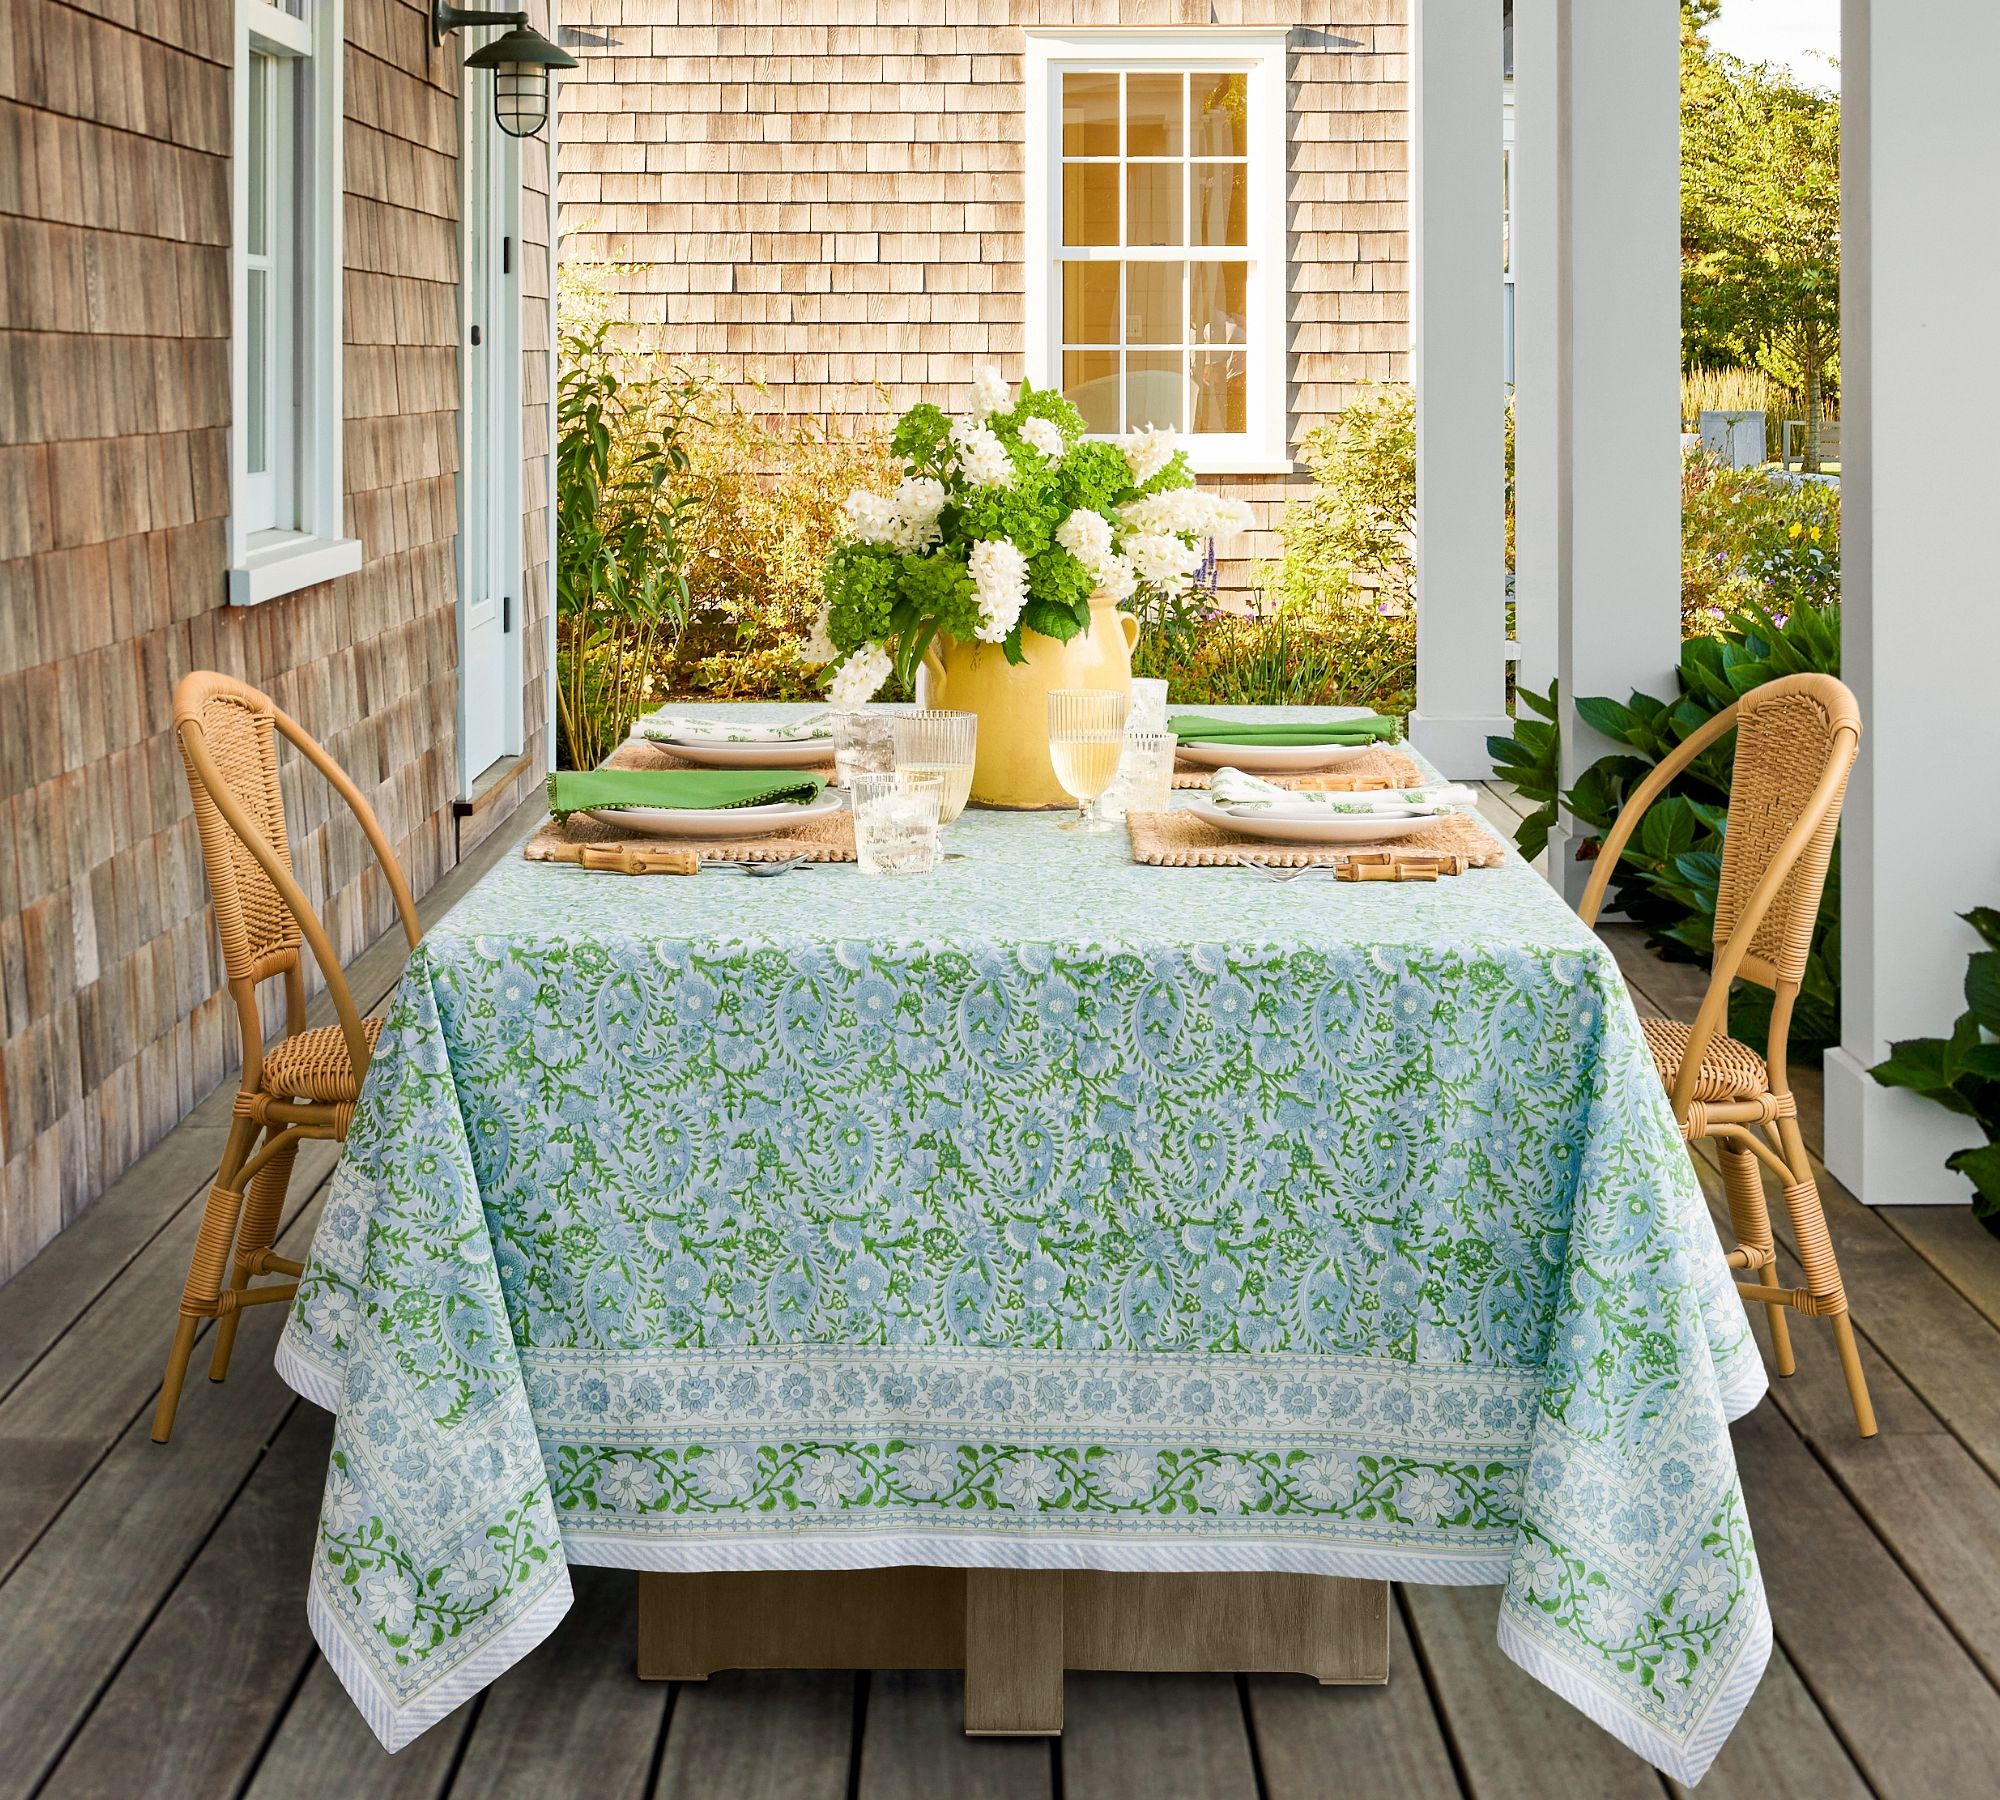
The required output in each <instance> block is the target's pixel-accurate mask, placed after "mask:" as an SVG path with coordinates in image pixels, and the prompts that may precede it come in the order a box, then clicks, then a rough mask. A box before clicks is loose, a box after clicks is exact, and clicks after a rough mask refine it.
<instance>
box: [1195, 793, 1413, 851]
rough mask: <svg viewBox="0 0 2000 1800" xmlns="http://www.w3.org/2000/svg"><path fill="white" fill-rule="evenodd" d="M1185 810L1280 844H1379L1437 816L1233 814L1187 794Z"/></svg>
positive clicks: (1221, 827) (1219, 825) (1224, 827)
mask: <svg viewBox="0 0 2000 1800" xmlns="http://www.w3.org/2000/svg"><path fill="white" fill-rule="evenodd" d="M1188 811H1189V812H1191V813H1193V814H1194V815H1195V817H1196V818H1198V819H1200V820H1201V821H1203V823H1205V824H1208V825H1213V826H1215V827H1217V828H1218V829H1219V830H1222V831H1229V832H1234V833H1235V834H1236V835H1237V836H1238V837H1253V838H1265V839H1267V840H1274V841H1276V842H1278V843H1281V844H1379V843H1381V842H1382V840H1383V839H1385V838H1399V837H1407V836H1408V835H1409V834H1410V833H1411V832H1413V831H1421V830H1422V829H1423V828H1424V827H1425V826H1426V825H1428V824H1430V823H1431V822H1432V821H1433V820H1434V819H1436V818H1437V817H1438V816H1439V815H1438V814H1435V813H1429V814H1425V815H1424V816H1422V817H1419V818H1405V819H1398V818H1393V817H1392V818H1384V817H1383V816H1382V815H1381V814H1380V813H1333V812H1330V813H1327V814H1325V815H1324V816H1323V817H1321V818H1316V819H1315V818H1307V817H1305V816H1303V815H1302V814H1299V813H1288V814H1283V815H1279V814H1273V813H1264V812H1242V813H1233V812H1230V811H1228V810H1227V809H1226V808H1223V807H1220V806H1217V805H1216V804H1215V802H1214V801H1212V800H1204V799H1201V798H1199V797H1196V796H1190V797H1189V800H1188Z"/></svg>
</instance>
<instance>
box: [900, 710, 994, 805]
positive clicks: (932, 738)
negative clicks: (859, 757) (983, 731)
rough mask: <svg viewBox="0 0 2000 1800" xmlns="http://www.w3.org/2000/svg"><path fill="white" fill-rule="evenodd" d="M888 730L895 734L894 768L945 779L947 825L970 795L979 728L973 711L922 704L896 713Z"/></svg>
mask: <svg viewBox="0 0 2000 1800" xmlns="http://www.w3.org/2000/svg"><path fill="white" fill-rule="evenodd" d="M890 729H891V730H892V732H893V733H894V735H895V742H896V768H897V770H898V771H899V772H900V773H902V774H906V775H937V776H940V777H942V779H943V781H944V805H943V808H942V809H941V810H940V813H939V819H940V821H941V823H943V824H946V825H949V824H950V823H951V822H952V821H953V820H954V819H956V818H957V817H958V815H959V814H960V813H962V812H964V811H965V803H966V801H967V800H968V799H970V798H971V795H972V752H973V745H974V743H975V741H976V738H977V734H978V730H979V716H978V714H976V713H969V712H952V711H948V710H946V709H945V708H942V707H935V706H932V707H923V708H919V709H918V710H916V711H914V712H904V713H897V714H896V715H895V717H894V723H893V724H892V725H891V727H890Z"/></svg>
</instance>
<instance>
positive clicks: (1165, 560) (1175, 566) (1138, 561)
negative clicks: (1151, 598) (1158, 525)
mask: <svg viewBox="0 0 2000 1800" xmlns="http://www.w3.org/2000/svg"><path fill="white" fill-rule="evenodd" d="M1205 553H1206V552H1205V550H1204V547H1203V546H1202V545H1200V544H1190V543H1188V542H1186V541H1185V540H1184V539H1182V538H1179V537H1177V536H1175V535H1174V534H1173V533H1172V532H1149V531H1141V532H1135V533H1133V534H1132V535H1131V536H1130V537H1128V538H1126V540H1125V554H1126V555H1127V556H1128V557H1130V558H1131V559H1132V568H1133V570H1134V572H1135V573H1136V574H1137V575H1138V577H1139V579H1140V580H1141V581H1142V582H1144V583H1145V584H1146V586H1147V587H1149V588H1156V589H1158V590H1159V591H1160V592H1162V593H1178V592H1180V591H1181V589H1183V588H1185V587H1186V586H1187V584H1188V581H1189V579H1190V578H1191V577H1192V576H1193V574H1194V572H1195V570H1196V569H1197V568H1198V567H1200V565H1201V560H1202V557H1203V555H1204V554H1205Z"/></svg>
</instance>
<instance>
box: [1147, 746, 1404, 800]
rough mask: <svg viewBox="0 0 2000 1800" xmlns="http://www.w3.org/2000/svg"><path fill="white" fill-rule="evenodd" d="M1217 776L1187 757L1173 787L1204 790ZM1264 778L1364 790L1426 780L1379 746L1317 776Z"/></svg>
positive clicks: (1277, 783) (1180, 760) (1177, 761)
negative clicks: (1210, 779)
mask: <svg viewBox="0 0 2000 1800" xmlns="http://www.w3.org/2000/svg"><path fill="white" fill-rule="evenodd" d="M1214 773H1215V771H1214V770H1213V769H1207V768H1203V767H1202V765H1201V764H1200V763H1192V762H1189V761H1188V759H1187V758H1186V757H1185V756H1177V757H1175V758H1174V786H1175V787H1177V788H1205V787H1207V786H1208V778H1209V777H1210V776H1211V775H1213V774H1214ZM1263 779H1264V780H1266V781H1268V782H1270V783H1271V784H1272V785H1273V786H1274V787H1287V788H1289V787H1316V788H1325V789H1333V788H1336V787H1346V788H1351V789H1361V790H1365V789H1367V788H1371V787H1374V788H1400V787H1420V786H1422V784H1423V783H1424V781H1425V780H1426V779H1427V777H1426V776H1425V774H1424V772H1423V770H1422V769H1420V768H1418V767H1417V765H1416V763H1415V761H1414V760H1413V759H1412V758H1411V757H1410V756H1408V755H1407V754H1406V753H1405V752H1403V751H1401V750H1396V749H1392V748H1391V747H1389V746H1388V745H1386V744H1380V745H1377V746H1376V747H1375V748H1374V749H1372V750H1370V751H1369V752H1368V753H1367V754H1366V755H1365V756H1357V757H1354V758H1353V759H1351V760H1350V761H1348V762H1344V763H1342V764H1341V765H1340V766H1339V767H1338V768H1333V769H1327V770H1324V771H1321V772H1318V773H1314V774H1297V775H1277V774H1271V775H1265V776H1264V777H1263Z"/></svg>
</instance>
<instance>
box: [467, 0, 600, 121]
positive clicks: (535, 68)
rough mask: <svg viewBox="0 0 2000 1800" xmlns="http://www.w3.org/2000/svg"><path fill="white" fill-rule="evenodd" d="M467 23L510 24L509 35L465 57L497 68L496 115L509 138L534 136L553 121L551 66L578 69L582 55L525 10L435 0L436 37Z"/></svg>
mask: <svg viewBox="0 0 2000 1800" xmlns="http://www.w3.org/2000/svg"><path fill="white" fill-rule="evenodd" d="M467 25H506V26H509V27H511V29H510V30H509V31H507V32H506V33H505V35H503V36H501V37H497V38H495V39H494V40H493V42H492V43H490V44H488V45H486V46H485V47H484V48H483V49H479V50H475V51H473V53H472V54H471V55H470V56H468V57H467V58H466V59H465V66H466V67H467V68H468V69H491V70H492V71H493V118H494V122H495V123H496V124H498V125H499V127H500V129H501V130H502V131H504V132H505V133H506V134H507V135H508V136H509V137H517V138H524V137H533V136H535V134H536V133H537V132H539V131H540V130H541V128H542V127H543V126H544V125H546V124H547V123H548V120H549V71H550V70H551V69H573V68H575V67H576V58H575V57H573V56H571V55H570V54H569V53H568V52H567V51H565V50H559V49H557V48H556V46H555V45H554V44H552V43H550V42H549V40H548V39H547V38H545V37H543V36H542V34H541V33H540V32H539V31H536V30H534V29H532V28H531V27H530V26H529V24H528V15H527V14H526V13H524V12H468V11H467V10H466V9H464V8H463V7H457V6H453V5H452V4H451V3H450V0H431V42H432V43H433V44H442V43H443V42H444V39H445V33H446V32H448V31H457V30H460V29H461V28H462V27H464V26H467Z"/></svg>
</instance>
